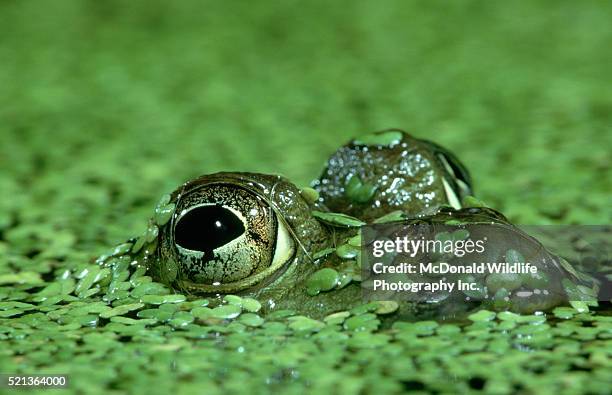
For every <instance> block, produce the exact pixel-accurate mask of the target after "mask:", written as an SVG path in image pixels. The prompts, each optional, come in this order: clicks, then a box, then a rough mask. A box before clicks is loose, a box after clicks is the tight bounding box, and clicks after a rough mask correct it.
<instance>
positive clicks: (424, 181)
mask: <svg viewBox="0 0 612 395" xmlns="http://www.w3.org/2000/svg"><path fill="white" fill-rule="evenodd" d="M313 186H314V188H315V189H317V191H319V193H320V194H321V198H322V201H323V203H324V204H325V205H326V206H327V207H328V208H329V209H330V210H332V211H338V212H343V213H346V214H350V215H352V216H355V217H358V218H361V219H364V220H372V219H375V218H378V217H380V216H382V215H383V214H386V213H388V212H390V211H393V210H401V211H403V212H404V213H405V214H406V215H408V216H410V217H418V216H425V215H431V214H434V213H435V212H436V211H437V210H438V208H440V207H441V206H444V205H449V206H451V207H453V208H455V209H459V208H461V201H462V199H463V198H464V197H465V196H467V195H471V194H472V182H471V178H470V175H469V173H468V171H467V169H466V168H465V166H464V165H463V164H462V163H461V162H460V161H459V160H458V159H457V157H456V156H455V155H453V154H452V153H451V152H450V151H448V150H446V149H445V148H443V147H441V146H439V145H438V144H435V143H433V142H431V141H427V140H421V139H417V138H415V137H412V136H411V135H409V134H408V133H405V132H403V131H401V130H397V129H391V130H385V131H381V132H377V133H373V134H369V135H366V136H363V137H360V138H356V139H353V140H351V141H350V142H349V143H348V144H346V145H344V146H342V147H340V148H339V149H338V150H337V151H336V152H335V153H334V154H332V156H331V157H330V158H329V160H328V162H327V167H326V168H325V170H324V171H323V173H322V175H321V177H320V178H319V179H318V180H316V181H315V182H314V183H313Z"/></svg>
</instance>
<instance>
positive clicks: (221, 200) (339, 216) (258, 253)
mask: <svg viewBox="0 0 612 395" xmlns="http://www.w3.org/2000/svg"><path fill="white" fill-rule="evenodd" d="M313 187H314V189H311V188H302V189H300V188H298V187H296V186H295V185H294V184H292V183H291V182H290V181H288V180H287V179H285V178H283V177H281V176H277V175H265V174H255V173H230V172H222V173H216V174H210V175H204V176H201V177H199V178H197V179H194V180H191V181H188V182H186V183H185V184H183V185H181V186H180V187H179V188H177V189H176V190H175V191H174V192H172V193H171V194H170V195H166V196H164V197H163V198H162V199H161V201H160V202H159V204H158V205H157V207H156V210H155V216H154V217H153V218H152V219H151V220H150V221H149V228H148V230H147V232H146V233H145V234H144V235H142V236H141V237H139V238H134V239H131V240H129V241H128V242H127V243H125V244H124V245H122V246H123V247H122V248H121V253H117V254H115V255H114V260H115V261H116V259H117V257H118V256H120V255H121V254H125V255H127V256H129V259H130V261H131V262H132V264H133V265H134V266H138V267H145V268H146V270H147V271H148V273H149V274H150V275H151V276H152V277H153V278H154V279H155V280H157V281H159V282H161V283H164V284H166V285H168V286H169V287H172V288H173V289H175V290H176V291H178V292H182V293H185V294H188V295H194V296H198V297H199V296H206V297H207V298H209V299H210V300H211V302H212V304H213V305H214V304H215V303H220V300H221V299H222V297H223V296H224V295H228V294H237V295H241V296H249V297H253V298H256V299H258V300H259V301H260V302H261V303H262V305H263V307H264V311H267V312H269V311H274V310H277V309H293V310H295V311H298V312H300V313H301V314H307V315H309V316H312V317H322V316H324V315H326V314H329V313H331V312H335V311H341V310H346V309H350V308H352V307H355V306H357V305H360V304H363V303H364V300H363V297H362V289H361V282H360V280H361V279H360V268H359V266H358V264H357V263H356V260H358V258H359V256H358V254H359V253H358V252H355V251H358V250H359V245H358V244H355V243H354V242H353V243H351V240H353V241H354V240H355V239H356V238H357V237H358V234H359V231H360V226H361V225H363V224H366V223H369V222H372V221H375V220H377V219H380V218H381V217H383V219H384V218H385V216H387V217H389V218H388V219H387V220H385V221H384V222H392V223H398V224H399V223H402V224H403V223H406V224H411V223H428V224H435V223H445V222H449V221H451V222H453V223H455V224H482V223H487V224H494V225H495V226H498V227H500V228H503V231H504V232H509V233H513V232H514V233H517V234H519V235H520V236H521V237H523V236H525V237H526V239H525V240H528V243H532V244H533V245H535V247H537V248H538V249H541V250H542V254H544V255H546V256H547V257H549V258H550V259H553V256H552V254H550V253H549V252H548V251H546V250H544V249H543V247H541V245H540V244H539V243H538V242H537V240H535V239H531V238H528V236H526V235H524V234H523V233H522V232H521V231H520V230H518V229H517V228H515V227H513V226H512V225H511V224H510V223H509V222H508V221H507V220H506V219H505V217H504V216H503V215H502V214H500V213H498V212H496V211H494V210H490V209H485V208H462V207H461V201H462V200H463V198H464V197H465V196H467V195H469V194H471V190H472V187H471V181H470V177H469V174H468V172H467V170H466V169H465V167H464V166H463V165H462V164H461V163H460V162H459V160H458V159H457V158H456V157H455V156H454V155H452V154H451V153H450V152H448V151H447V150H445V149H443V148H442V147H440V146H438V145H436V144H434V143H431V142H428V141H423V140H418V139H415V138H413V137H411V136H409V135H408V134H406V133H404V132H401V131H397V130H389V131H383V132H379V133H375V134H372V135H369V136H366V137H365V138H362V139H359V140H352V141H351V142H349V143H348V144H347V145H345V146H343V147H341V148H340V149H339V150H338V151H337V152H336V153H334V154H333V155H332V156H331V158H330V159H329V161H328V164H327V167H326V169H325V170H324V172H323V174H322V176H321V177H320V178H319V179H318V180H317V181H315V182H314V183H313ZM527 238H528V239H527ZM351 244H352V246H350V245H351ZM347 246H349V247H348V249H349V252H348V253H346V250H347ZM509 248H511V246H504V245H500V246H498V248H497V249H496V250H495V251H498V250H499V251H506V250H508V249H509ZM350 249H352V250H353V253H351V251H350ZM343 251H344V252H343ZM355 255H357V256H355ZM111 261H112V260H111ZM557 261H558V260H557ZM99 262H100V263H102V264H108V257H101V258H100V259H99ZM567 265H569V264H567ZM566 267H567V266H560V265H556V266H554V267H549V268H545V272H546V273H548V274H549V278H550V279H551V281H553V282H554V283H555V285H554V287H555V289H562V286H561V285H560V281H561V279H562V278H565V277H570V278H572V280H573V281H575V282H576V283H578V282H580V281H585V279H586V277H585V278H583V279H578V278H576V276H575V275H574V274H571V273H567V269H566ZM321 269H332V270H331V271H330V272H331V273H339V277H338V279H337V284H338V285H337V286H336V285H334V284H332V285H333V286H331V287H327V288H326V289H323V290H316V289H315V290H314V292H313V289H312V280H311V279H312V277H313V275H315V274H316V273H317V272H320V271H321ZM570 270H572V269H571V268H570ZM572 271H573V270H572ZM477 280H478V281H481V282H482V281H486V279H484V278H483V279H477ZM502 280H503V279H502ZM328 288H329V289H328ZM496 288H498V289H500V288H503V284H502V285H497V286H496ZM514 289H516V286H515V285H514ZM560 295H561V296H560ZM498 296H499V295H498ZM564 300H567V297H566V295H565V294H562V293H556V294H554V295H548V296H546V297H543V296H540V295H539V296H538V297H532V298H524V299H520V300H519V299H517V298H516V297H513V298H511V299H510V302H509V303H499V302H496V303H493V302H494V298H493V295H492V296H491V298H484V299H478V298H471V299H470V302H467V303H466V301H465V300H455V299H452V298H448V300H440V301H438V302H436V303H432V302H430V301H427V302H422V301H419V302H413V301H404V302H401V303H400V305H399V308H398V309H397V311H396V312H395V314H394V317H395V318H401V319H414V318H423V317H448V316H456V315H457V314H461V313H463V312H465V311H468V310H470V309H473V308H474V307H475V306H478V305H481V304H483V303H484V304H486V305H488V306H490V307H491V308H498V309H510V310H516V311H520V312H531V311H535V310H541V309H547V308H550V307H552V306H555V305H557V304H560V303H562V302H563V301H564Z"/></svg>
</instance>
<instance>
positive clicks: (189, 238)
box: [174, 205, 244, 252]
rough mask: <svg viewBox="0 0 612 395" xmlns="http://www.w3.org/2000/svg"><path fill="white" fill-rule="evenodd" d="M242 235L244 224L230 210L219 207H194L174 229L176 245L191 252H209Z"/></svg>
mask: <svg viewBox="0 0 612 395" xmlns="http://www.w3.org/2000/svg"><path fill="white" fill-rule="evenodd" d="M243 233H244V224H243V223H242V221H241V220H240V218H238V216H236V214H234V213H233V212H232V211H231V210H228V209H226V208H225V207H222V206H220V205H214V206H201V207H196V208H194V209H192V210H190V211H189V212H187V214H185V215H184V216H183V217H182V218H181V219H180V220H179V222H178V224H176V227H175V228H174V241H175V243H176V244H177V245H179V246H181V247H183V248H186V249H188V250H192V251H202V252H211V251H212V250H214V249H215V248H218V247H221V246H224V245H226V244H227V243H229V242H230V241H232V240H234V239H235V238H237V237H239V236H240V235H241V234H243Z"/></svg>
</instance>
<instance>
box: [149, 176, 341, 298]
mask: <svg viewBox="0 0 612 395" xmlns="http://www.w3.org/2000/svg"><path fill="white" fill-rule="evenodd" d="M231 186H233V187H234V188H240V190H241V191H245V190H246V191H249V193H251V194H252V195H254V196H256V197H258V198H259V199H260V200H261V202H262V203H264V204H266V205H268V207H269V208H270V209H271V211H272V213H271V215H274V216H275V220H276V222H282V224H283V225H284V226H285V227H286V228H287V229H288V231H289V233H290V235H291V237H292V238H293V242H294V243H295V244H294V246H295V253H294V254H293V257H292V258H291V259H290V260H289V261H288V262H286V263H284V264H283V265H282V266H281V267H279V268H278V269H276V270H273V271H270V272H268V273H259V274H265V275H259V274H257V273H253V274H252V275H250V276H248V277H247V278H244V279H243V281H240V280H238V281H228V282H220V284H218V285H217V286H215V285H212V284H211V282H209V283H199V282H198V281H197V278H194V276H192V275H190V273H191V265H190V262H189V260H186V259H185V258H184V257H182V256H181V255H180V252H179V250H178V248H177V246H176V243H175V239H174V234H173V231H174V227H175V225H176V220H177V218H178V217H179V215H180V213H181V211H182V210H185V209H188V208H189V206H192V205H197V204H200V203H202V202H201V200H203V199H206V198H207V196H206V194H205V193H204V194H203V193H201V192H200V191H201V190H202V189H203V188H207V189H209V188H211V187H213V188H215V187H217V188H228V187H231ZM170 203H171V204H172V203H173V204H175V205H176V210H175V213H174V214H173V216H172V219H171V220H170V221H168V223H167V224H165V225H164V226H163V227H162V228H161V229H160V230H159V236H158V239H159V240H160V244H159V248H158V251H157V259H153V260H150V263H149V267H150V269H151V271H152V272H153V273H154V274H155V276H156V277H158V278H159V279H161V280H162V281H163V282H165V283H167V284H169V285H170V286H172V287H174V288H176V289H180V290H184V291H186V292H188V293H192V294H236V293H241V294H246V295H250V296H255V297H266V296H268V295H271V294H274V296H275V297H278V298H280V297H282V296H283V295H284V294H285V293H286V292H287V289H290V288H291V285H290V284H291V283H292V282H293V281H292V280H291V279H292V278H296V277H303V276H306V275H308V273H309V272H311V271H312V265H309V264H308V263H309V261H310V260H311V258H310V256H312V254H313V252H314V251H317V250H319V249H322V248H324V247H325V246H327V245H328V244H329V243H330V235H329V232H328V230H327V229H326V228H325V227H324V226H323V225H322V224H321V223H320V222H318V221H317V220H316V219H315V218H314V217H312V216H311V215H310V211H311V210H312V209H316V208H318V204H317V203H309V202H307V201H306V200H305V199H304V198H303V197H302V195H301V192H300V190H299V189H298V188H297V187H296V186H295V185H293V184H292V183H290V182H289V181H287V180H286V179H284V178H283V177H281V176H273V175H265V174H255V173H225V172H224V173H216V174H211V175H205V176H202V177H199V178H197V179H195V180H192V181H189V182H187V183H185V184H184V185H182V186H181V187H180V188H178V189H177V190H176V191H174V192H173V193H172V195H171V198H170ZM270 259H271V258H270ZM229 264H230V265H240V262H229ZM279 278H282V279H283V281H285V282H279V281H278V280H279ZM284 284H286V286H284Z"/></svg>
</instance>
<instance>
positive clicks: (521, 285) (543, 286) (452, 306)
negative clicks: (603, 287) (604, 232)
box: [363, 207, 598, 318]
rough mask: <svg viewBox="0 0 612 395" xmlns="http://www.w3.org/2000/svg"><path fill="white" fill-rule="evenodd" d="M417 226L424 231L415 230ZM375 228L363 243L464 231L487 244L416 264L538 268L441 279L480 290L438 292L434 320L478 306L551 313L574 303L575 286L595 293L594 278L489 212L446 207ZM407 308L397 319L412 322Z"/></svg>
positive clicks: (411, 277)
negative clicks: (526, 265)
mask: <svg viewBox="0 0 612 395" xmlns="http://www.w3.org/2000/svg"><path fill="white" fill-rule="evenodd" d="M421 224H426V225H427V226H426V227H418V225H421ZM378 227H379V229H376V226H375V227H370V228H368V232H364V236H363V237H364V242H365V243H368V242H369V240H371V239H374V238H376V239H380V238H381V237H386V238H389V239H394V238H395V236H400V235H401V236H404V235H408V237H409V238H411V239H415V240H416V239H417V238H418V237H420V236H424V237H425V238H426V239H427V240H434V239H436V235H441V234H443V233H444V234H445V235H449V234H452V232H457V231H467V233H465V234H468V235H469V238H470V239H471V240H487V241H486V248H485V249H484V252H482V253H466V254H465V255H464V256H462V257H455V256H446V257H444V258H442V259H440V260H436V258H435V256H432V254H425V253H419V254H417V255H416V256H415V257H414V258H412V259H413V261H416V262H434V263H435V262H447V263H449V264H451V265H454V266H464V265H470V264H471V263H472V262H494V263H495V262H509V263H514V262H529V263H531V264H532V265H533V266H535V267H536V268H537V269H538V270H537V273H535V274H533V273H523V274H505V273H494V274H491V273H488V272H487V273H482V274H468V275H466V274H458V275H452V274H448V275H445V277H446V278H447V280H454V281H455V282H456V280H458V279H461V280H463V281H464V282H466V281H467V282H474V283H477V284H479V287H480V290H481V291H478V292H465V293H463V292H458V291H454V292H452V293H447V294H445V293H444V292H438V293H437V294H436V295H435V296H436V302H435V303H429V304H430V306H429V307H430V311H429V314H430V315H431V316H432V317H439V316H441V315H442V316H447V317H448V316H451V317H452V316H457V315H458V314H461V313H463V312H466V311H469V310H470V309H472V308H474V307H476V306H480V307H485V308H490V309H494V310H510V311H515V312H520V313H532V312H535V311H544V310H547V309H550V308H552V307H554V306H557V305H559V304H561V303H563V302H566V301H568V300H576V299H572V298H573V297H575V296H576V295H570V294H571V292H572V289H573V288H575V286H576V285H580V286H583V287H587V288H589V289H592V290H593V293H596V292H597V290H598V283H597V281H596V280H595V279H593V278H592V277H590V276H588V275H586V274H584V273H580V272H578V271H576V270H575V269H574V268H573V267H571V266H570V264H569V263H568V262H567V261H565V260H564V259H563V258H561V257H558V256H556V255H554V254H553V253H551V252H550V251H549V250H547V249H546V248H545V247H544V246H543V245H542V244H541V243H540V242H539V241H538V240H536V239H535V238H533V237H531V236H529V235H528V234H526V233H525V232H523V231H522V230H521V229H519V228H517V227H515V226H514V225H512V224H511V223H510V222H509V221H508V219H507V218H506V217H505V216H504V215H503V214H501V213H499V212H498V211H495V210H493V209H490V208H484V207H468V208H463V209H460V210H454V209H452V208H448V207H445V208H442V209H441V210H439V211H438V213H436V214H435V215H432V216H428V217H422V218H418V219H405V220H401V221H395V222H390V223H386V224H384V225H380V226H378ZM366 234H367V235H366ZM517 253H518V254H519V255H518V256H517ZM432 257H433V258H434V259H432ZM513 259H517V260H513ZM396 260H397V262H405V257H404V258H402V257H401V256H398V257H396ZM411 261H412V260H411ZM389 277H392V278H393V280H395V281H397V280H399V278H398V275H389ZM403 277H404V278H403V279H402V281H411V282H419V281H421V282H422V281H424V280H425V279H424V278H423V277H422V276H421V275H411V274H405V275H403ZM378 278H379V277H378ZM429 280H431V281H435V280H436V276H435V275H430V278H429ZM568 288H569V289H568ZM568 292H569V293H568ZM574 292H575V291H574ZM410 295H411V297H412V301H413V304H414V302H417V305H418V302H419V300H420V301H421V302H427V301H431V300H432V299H433V298H432V297H431V295H429V296H427V295H425V294H424V293H422V294H410ZM584 296H585V297H586V296H587V295H584ZM408 304H409V303H408ZM406 305H407V303H404V304H403V305H402V306H400V311H399V313H398V315H399V316H404V317H405V318H414V317H413V315H414V313H415V309H414V306H410V307H409V308H408V309H407V306H406ZM432 306H433V307H434V309H433V310H432V309H431V307H432ZM425 314H427V312H426V311H425V310H422V309H421V310H420V311H418V315H419V317H423V315H425Z"/></svg>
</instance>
